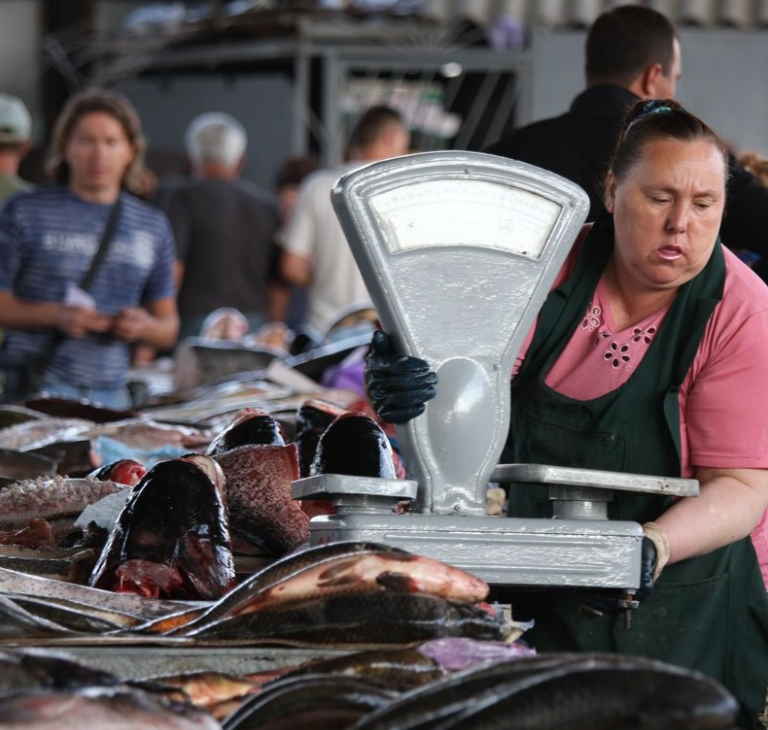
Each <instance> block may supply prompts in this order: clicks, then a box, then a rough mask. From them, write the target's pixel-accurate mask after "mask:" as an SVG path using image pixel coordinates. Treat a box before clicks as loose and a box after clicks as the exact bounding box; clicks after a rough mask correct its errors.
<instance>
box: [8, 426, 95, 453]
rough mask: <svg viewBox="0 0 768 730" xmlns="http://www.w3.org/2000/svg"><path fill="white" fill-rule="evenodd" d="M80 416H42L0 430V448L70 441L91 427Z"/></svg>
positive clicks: (23, 449)
mask: <svg viewBox="0 0 768 730" xmlns="http://www.w3.org/2000/svg"><path fill="white" fill-rule="evenodd" d="M93 426H94V423H93V421H87V420H85V419H82V418H42V419H39V420H30V421H25V422H24V423H18V424H16V425H15V426H9V427H8V428H4V429H2V430H0V448H2V449H15V450H16V451H29V450H31V449H36V448H39V447H41V446H45V445H46V444H50V443H53V442H54V441H72V440H75V439H77V438H78V437H79V436H80V435H81V434H82V433H83V432H85V431H86V430H88V429H89V428H91V427H93Z"/></svg>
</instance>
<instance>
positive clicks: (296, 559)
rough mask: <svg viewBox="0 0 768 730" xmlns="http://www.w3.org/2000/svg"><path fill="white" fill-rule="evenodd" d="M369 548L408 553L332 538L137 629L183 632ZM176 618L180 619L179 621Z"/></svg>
mask: <svg viewBox="0 0 768 730" xmlns="http://www.w3.org/2000/svg"><path fill="white" fill-rule="evenodd" d="M369 552H380V553H391V554H393V555H409V554H410V553H406V552H405V551H404V550H400V549H399V548H393V547H390V546H388V545H382V544H379V543H371V542H355V541H345V542H335V543H329V544H327V545H317V546H315V547H310V548H307V549H305V550H301V551H300V552H296V553H289V554H288V555H286V556H284V557H282V558H280V560H277V561H275V562H274V563H271V564H270V565H267V566H266V567H264V568H262V569H261V570H260V571H258V572H256V573H254V574H253V575H251V576H250V577H248V578H246V579H245V580H244V581H243V582H242V583H240V584H239V585H237V586H236V587H235V588H233V589H232V590H231V591H230V592H229V593H227V595H225V596H222V597H221V598H220V599H219V600H218V601H217V602H216V603H215V604H214V605H213V606H211V607H210V608H208V609H206V610H205V611H200V610H199V609H192V610H191V611H180V612H178V613H176V614H171V615H169V616H166V617H163V618H161V619H159V620H156V621H152V622H150V623H148V624H144V625H142V626H137V627H136V630H137V631H149V632H150V633H167V634H169V635H174V634H177V633H185V632H186V630H188V629H189V628H191V627H193V626H201V625H203V624H207V623H209V622H211V621H213V620H215V619H217V618H219V617H221V616H223V615H225V614H226V613H232V612H234V611H236V610H237V609H238V608H239V607H241V606H243V605H244V604H246V603H248V601H250V600H252V598H253V597H254V596H255V595H257V594H258V593H260V592H262V591H265V590H267V589H268V588H269V587H271V586H274V585H276V584H277V583H279V582H280V581H283V580H286V579H287V578H289V577H293V576H297V575H299V574H300V573H302V572H304V571H305V570H308V569H311V568H313V567H316V566H319V565H322V564H325V563H329V562H331V561H333V560H336V559H341V558H344V557H345V556H351V555H360V554H364V553H369ZM169 618H170V619H172V620H173V623H174V626H173V628H164V627H163V624H165V623H166V622H167V621H168V619H169ZM177 619H181V622H180V623H179V622H178V621H177Z"/></svg>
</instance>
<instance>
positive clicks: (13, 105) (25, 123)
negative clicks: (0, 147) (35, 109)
mask: <svg viewBox="0 0 768 730" xmlns="http://www.w3.org/2000/svg"><path fill="white" fill-rule="evenodd" d="M31 135H32V118H31V117H30V116H29V111H28V110H27V107H26V106H25V105H24V102H23V101H22V100H21V99H19V98H18V97H17V96H10V95H8V94H0V144H2V143H8V142H10V143H13V142H27V141H29V138H30V137H31Z"/></svg>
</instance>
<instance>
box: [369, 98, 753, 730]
mask: <svg viewBox="0 0 768 730" xmlns="http://www.w3.org/2000/svg"><path fill="white" fill-rule="evenodd" d="M727 171H728V166H727V152H726V149H725V147H724V145H723V143H722V142H721V141H720V139H719V138H718V137H717V135H715V133H714V132H713V131H712V130H711V129H709V127H707V126H706V125H705V124H704V123H703V122H702V121H701V120H699V119H697V118H696V117H694V116H693V115H691V114H689V113H688V112H687V111H685V110H684V109H683V108H682V107H680V106H679V105H678V104H677V103H675V102H673V101H651V102H642V103H640V104H638V105H637V106H636V107H635V108H634V109H633V110H632V111H631V112H630V114H629V116H628V119H627V122H626V124H625V128H624V131H623V133H622V136H621V137H620V140H619V142H618V144H617V148H616V151H615V154H614V158H613V160H612V163H611V166H610V170H609V172H608V174H607V178H606V184H605V201H606V207H607V209H608V212H609V214H610V215H608V216H607V217H605V218H604V219H601V220H599V221H597V222H596V223H595V224H594V226H592V227H591V228H590V227H585V230H583V231H582V235H581V236H580V238H579V240H578V241H577V243H576V245H575V246H574V248H573V250H572V252H571V254H570V255H569V258H568V260H567V261H566V264H565V265H564V267H563V270H562V271H561V272H560V276H559V278H558V281H557V282H556V283H555V287H554V288H553V290H552V291H551V292H550V294H549V297H548V298H547V300H546V302H545V304H544V306H543V307H542V309H541V311H540V313H539V317H538V320H537V323H536V326H535V328H534V329H533V331H532V332H531V334H530V335H529V339H528V342H527V343H526V345H525V346H524V348H523V353H522V355H523V356H522V358H521V364H520V366H519V368H518V370H517V372H516V374H515V376H514V378H513V381H512V403H513V409H512V411H513V412H512V417H511V426H510V437H509V441H508V444H507V449H506V452H505V454H504V456H503V460H504V461H506V462H523V463H543V464H560V465H569V466H578V467H587V468H593V469H606V470H613V471H622V472H632V473H638V474H658V475H668V476H692V477H695V478H696V479H698V480H699V481H700V484H701V490H700V495H699V496H698V497H689V498H683V499H675V498H670V497H665V496H662V495H644V494H631V493H627V492H617V493H616V495H615V497H614V501H613V502H612V503H611V506H610V511H611V515H610V516H611V518H612V519H620V520H634V521H637V522H640V523H641V524H642V525H643V527H644V532H645V535H646V537H647V538H648V539H647V540H644V551H643V552H644V562H645V565H644V568H645V570H646V571H647V573H648V575H649V578H650V580H649V581H648V584H649V585H650V584H651V583H653V584H654V587H653V590H652V591H647V592H645V595H642V592H640V593H639V594H638V595H642V600H641V604H640V607H639V608H638V609H637V610H635V611H634V612H633V615H632V626H631V628H630V629H627V628H626V627H625V625H624V621H623V618H622V617H621V616H620V615H618V614H617V613H615V612H605V611H602V612H596V611H591V612H585V611H583V610H582V609H583V604H584V599H583V596H582V597H581V598H577V597H575V596H574V597H572V598H566V599H563V600H558V601H557V602H556V605H551V604H553V603H555V602H554V601H553V600H552V597H551V595H550V596H549V599H548V600H544V601H541V603H540V604H538V605H532V606H529V607H528V608H530V609H531V612H532V613H533V614H534V615H535V618H536V627H535V629H533V631H532V632H531V634H530V635H529V638H530V641H531V643H532V644H533V645H534V646H535V647H536V648H537V649H538V650H540V651H552V650H559V651H568V650H574V649H575V650H579V651H616V652H621V653H627V654H638V655H645V656H650V657H655V658H658V659H661V660H664V661H668V662H672V663H674V664H678V665H681V666H685V667H690V668H693V669H697V670H699V671H702V672H705V673H707V674H709V675H711V676H713V677H715V678H717V679H719V680H720V681H722V682H723V683H724V684H725V685H726V686H727V687H728V688H729V689H730V690H731V691H732V692H733V693H734V694H735V695H736V697H737V698H738V699H739V701H740V702H741V704H742V708H743V710H744V718H745V719H744V722H745V724H746V726H751V725H750V724H749V723H753V722H754V721H755V720H754V718H755V717H756V715H757V714H758V713H759V712H760V711H761V710H762V708H763V704H764V702H765V698H766V687H767V686H768V601H767V600H766V592H765V588H764V586H763V581H762V578H761V575H760V572H759V569H758V566H757V561H756V558H755V552H754V549H753V547H752V544H751V542H750V539H749V534H750V531H751V530H752V529H753V528H754V527H755V525H756V524H757V523H758V521H759V520H760V517H761V515H762V514H763V512H764V511H765V509H766V507H768V471H766V469H768V391H766V389H765V388H764V387H763V381H764V377H765V372H766V368H767V367H768V288H766V286H765V285H764V284H763V282H762V281H760V280H759V279H758V277H757V276H755V275H754V274H753V273H752V271H750V270H749V268H748V267H747V266H745V265H744V264H743V263H741V261H739V259H738V258H737V257H736V256H735V255H734V254H732V253H731V252H730V251H729V250H728V249H727V248H725V247H724V246H723V245H721V243H720V242H719V241H718V230H719V228H720V223H721V219H722V216H723V209H724V202H725V188H726V183H727ZM734 244H739V245H745V244H744V242H734ZM366 377H367V382H368V390H369V395H370V397H371V400H372V402H373V403H374V406H375V408H376V409H377V411H378V412H379V413H380V415H381V416H382V417H383V418H385V419H387V420H392V421H395V422H404V421H407V420H409V419H410V418H413V417H414V416H416V415H418V414H419V413H420V412H421V411H422V410H423V408H424V402H425V401H426V400H428V399H429V398H431V397H432V396H433V395H434V383H435V382H436V376H435V374H434V373H432V372H430V371H429V370H428V367H427V365H426V363H425V362H424V361H421V360H418V359H416V358H409V357H402V356H397V355H396V354H394V353H393V352H392V346H391V341H390V340H389V338H388V337H387V336H386V335H385V334H384V333H377V334H376V336H375V338H374V343H373V345H372V349H371V353H370V355H369V358H368V370H367V375H366ZM539 499H541V498H540V497H537V496H535V495H534V493H533V491H531V492H530V493H527V492H526V491H525V490H524V488H520V487H518V488H515V487H514V486H513V487H512V488H511V489H510V508H509V512H510V513H511V514H514V515H515V516H516V517H522V516H549V514H548V513H547V512H545V511H544V510H545V509H546V506H545V503H543V502H540V501H537V500H539ZM515 608H516V614H517V615H518V616H521V617H522V616H523V615H525V614H521V613H520V606H518V605H517V604H516V607H515ZM747 717H748V718H749V719H746V718H747Z"/></svg>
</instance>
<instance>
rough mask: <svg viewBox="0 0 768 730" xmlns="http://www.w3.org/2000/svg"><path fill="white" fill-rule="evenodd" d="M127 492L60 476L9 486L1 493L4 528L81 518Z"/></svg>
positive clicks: (111, 484)
mask: <svg viewBox="0 0 768 730" xmlns="http://www.w3.org/2000/svg"><path fill="white" fill-rule="evenodd" d="M124 488H125V487H124V485H122V484H115V483H114V482H106V481H101V480H99V479H91V478H83V479H67V478H66V477H60V476H53V477H40V478H38V479H30V480H26V481H22V482H16V483H15V484H9V485H8V486H7V487H4V488H3V489H2V490H0V526H4V525H18V524H24V523H26V522H27V521H29V520H31V519H35V518H41V519H48V518H52V517H58V516H63V515H70V514H77V513H79V512H82V510H83V509H85V508H86V507H87V506H88V505H89V504H93V502H97V501H98V500H100V499H101V498H102V497H106V496H107V495H108V494H114V493H115V492H118V491H120V490H121V489H124Z"/></svg>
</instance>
